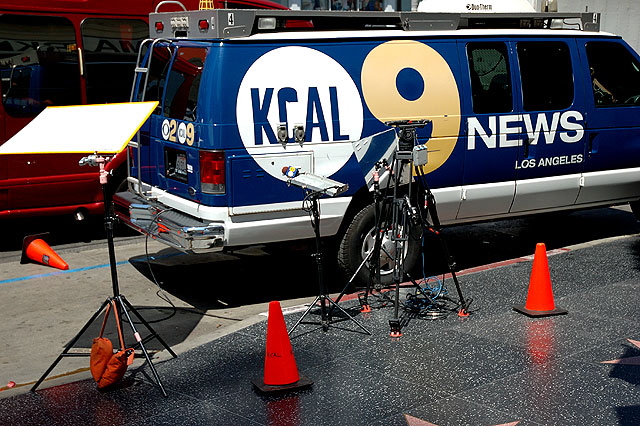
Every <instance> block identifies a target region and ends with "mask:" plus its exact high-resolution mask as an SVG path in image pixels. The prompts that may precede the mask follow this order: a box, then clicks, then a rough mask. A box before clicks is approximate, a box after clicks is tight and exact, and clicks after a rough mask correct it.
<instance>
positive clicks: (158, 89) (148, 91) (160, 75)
mask: <svg viewBox="0 0 640 426" xmlns="http://www.w3.org/2000/svg"><path fill="white" fill-rule="evenodd" d="M172 56H173V49H172V48H171V47H169V46H163V45H160V46H156V47H154V49H153V52H152V55H151V59H150V60H149V65H148V68H149V72H148V74H147V75H146V76H144V77H143V76H139V77H138V78H140V79H141V81H140V84H144V79H145V78H146V79H147V85H146V86H145V88H144V92H143V91H142V90H139V91H138V94H137V98H136V99H134V100H135V101H138V102H141V101H145V102H150V101H158V106H157V107H156V109H155V111H154V112H153V113H154V114H160V111H161V106H162V96H163V94H164V86H165V82H166V78H167V72H168V70H169V64H170V62H171V57H172ZM143 94H144V96H143Z"/></svg>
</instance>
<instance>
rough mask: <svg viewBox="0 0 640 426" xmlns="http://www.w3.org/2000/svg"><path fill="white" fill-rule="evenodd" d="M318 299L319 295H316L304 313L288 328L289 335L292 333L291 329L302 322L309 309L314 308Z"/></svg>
mask: <svg viewBox="0 0 640 426" xmlns="http://www.w3.org/2000/svg"><path fill="white" fill-rule="evenodd" d="M319 300H320V296H316V298H315V299H314V300H313V302H312V303H311V305H309V307H308V308H307V310H306V311H304V314H302V316H301V317H300V319H299V320H298V321H297V322H296V323H295V325H294V326H293V327H291V330H289V336H291V333H293V330H295V329H296V327H298V326H299V325H300V324H302V321H303V320H304V318H305V317H306V316H307V315H308V314H309V312H311V310H312V309H313V308H315V306H316V303H318V301H319Z"/></svg>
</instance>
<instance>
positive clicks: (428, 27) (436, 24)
mask: <svg viewBox="0 0 640 426" xmlns="http://www.w3.org/2000/svg"><path fill="white" fill-rule="evenodd" d="M568 20H571V21H572V22H568ZM291 21H299V22H300V21H302V22H305V21H306V22H309V23H311V24H312V25H308V26H288V27H287V26H286V24H287V22H291ZM558 25H560V27H564V25H567V26H570V27H571V28H573V29H577V30H581V31H595V32H597V31H600V14H599V13H593V12H588V13H565V12H540V13H428V12H363V11H344V12H340V11H308V10H243V9H235V10H227V9H215V10H196V11H185V12H166V13H152V14H150V16H149V30H150V34H151V35H152V37H156V38H159V37H162V38H189V39H201V40H206V39H228V38H236V37H247V36H250V35H253V34H258V33H269V32H280V31H354V30H393V29H396V30H404V31H446V30H457V29H518V28H521V29H525V28H526V29H545V28H549V29H551V28H557V27H558ZM564 28H566V27H564Z"/></svg>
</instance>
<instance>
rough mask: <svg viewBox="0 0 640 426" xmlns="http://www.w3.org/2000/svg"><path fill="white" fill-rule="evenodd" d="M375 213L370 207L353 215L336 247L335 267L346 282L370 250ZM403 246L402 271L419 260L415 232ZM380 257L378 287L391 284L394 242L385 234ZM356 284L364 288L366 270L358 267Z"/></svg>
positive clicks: (367, 275) (411, 266)
mask: <svg viewBox="0 0 640 426" xmlns="http://www.w3.org/2000/svg"><path fill="white" fill-rule="evenodd" d="M374 230H375V211H374V205H373V204H370V205H368V206H366V207H365V208H364V209H362V210H361V211H360V212H358V214H356V215H355V216H354V218H353V220H352V221H351V223H350V224H349V226H348V227H347V230H346V232H345V233H344V235H343V237H342V239H341V241H340V246H339V248H338V265H339V267H340V268H341V269H342V272H343V273H344V274H345V276H346V278H347V279H351V277H352V276H353V274H355V272H356V271H357V270H358V268H359V267H360V265H361V264H362V261H363V260H364V259H365V258H366V256H367V255H368V253H369V252H370V251H371V250H372V249H373V246H374V242H375V232H374ZM408 234H409V235H410V237H409V240H408V242H407V244H405V255H404V269H405V271H410V270H411V269H412V268H413V267H414V266H415V265H416V262H417V261H418V257H419V255H420V238H419V237H418V238H416V237H415V235H414V234H415V233H414V232H409V233H408ZM382 247H383V250H381V254H380V284H381V285H382V286H383V287H386V286H388V285H390V284H392V283H393V282H394V279H393V268H394V265H395V260H394V257H395V243H394V242H393V241H391V239H390V237H389V231H386V232H385V233H384V236H383V240H382ZM354 281H355V282H356V285H361V286H366V285H367V284H368V283H369V269H368V268H367V267H366V265H365V266H363V267H362V268H360V271H359V272H358V275H357V276H356V279H355V280H354Z"/></svg>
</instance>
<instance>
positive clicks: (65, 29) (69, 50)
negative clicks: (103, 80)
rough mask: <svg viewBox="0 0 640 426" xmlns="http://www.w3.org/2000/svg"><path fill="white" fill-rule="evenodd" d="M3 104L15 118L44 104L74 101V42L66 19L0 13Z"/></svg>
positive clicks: (76, 101) (33, 112)
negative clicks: (0, 14)
mask: <svg viewBox="0 0 640 426" xmlns="http://www.w3.org/2000/svg"><path fill="white" fill-rule="evenodd" d="M0 77H1V78H2V104H3V105H4V108H5V110H6V111H7V113H9V114H10V115H12V116H14V117H35V116H36V115H38V113H40V111H42V110H43V109H45V108H46V107H47V106H49V105H74V104H79V103H80V101H81V98H80V67H79V65H78V44H77V42H76V37H75V32H74V29H73V24H72V23H71V21H69V20H68V19H65V18H59V17H55V16H27V15H24V16H21V15H2V16H0Z"/></svg>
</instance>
